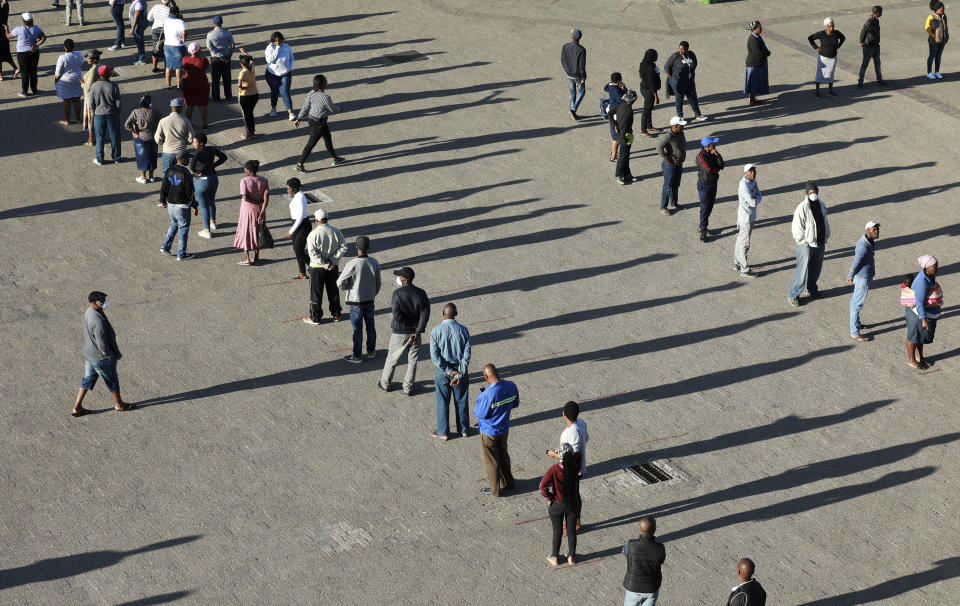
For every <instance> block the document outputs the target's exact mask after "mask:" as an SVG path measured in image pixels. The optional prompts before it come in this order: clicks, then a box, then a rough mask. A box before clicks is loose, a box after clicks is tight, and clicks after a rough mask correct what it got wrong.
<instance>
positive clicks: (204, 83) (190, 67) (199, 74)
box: [181, 42, 210, 130]
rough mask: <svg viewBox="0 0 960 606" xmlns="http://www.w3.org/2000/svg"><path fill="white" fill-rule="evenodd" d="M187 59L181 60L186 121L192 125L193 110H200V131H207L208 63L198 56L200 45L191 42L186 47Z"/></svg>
mask: <svg viewBox="0 0 960 606" xmlns="http://www.w3.org/2000/svg"><path fill="white" fill-rule="evenodd" d="M187 52H188V53H189V54H190V56H189V57H184V59H183V62H182V64H183V86H182V87H181V89H182V90H183V100H184V101H185V102H186V104H187V120H189V121H190V124H193V108H195V107H199V108H200V118H201V119H202V120H203V124H202V125H201V126H200V130H207V129H208V128H210V127H209V126H207V104H208V103H209V101H210V82H209V81H208V80H207V70H208V69H210V61H208V60H207V58H206V57H201V56H200V45H199V44H198V43H196V42H191V43H190V45H189V46H187Z"/></svg>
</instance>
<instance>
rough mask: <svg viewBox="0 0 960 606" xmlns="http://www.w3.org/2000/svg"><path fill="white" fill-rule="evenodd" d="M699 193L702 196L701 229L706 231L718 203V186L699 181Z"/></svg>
mask: <svg viewBox="0 0 960 606" xmlns="http://www.w3.org/2000/svg"><path fill="white" fill-rule="evenodd" d="M697 193H698V194H700V229H706V228H707V223H708V222H709V221H710V213H711V212H713V204H714V202H716V201H717V184H716V183H703V182H702V181H697Z"/></svg>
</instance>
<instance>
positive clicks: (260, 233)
mask: <svg viewBox="0 0 960 606" xmlns="http://www.w3.org/2000/svg"><path fill="white" fill-rule="evenodd" d="M257 244H258V245H259V246H260V250H263V249H264V248H273V236H271V235H270V230H269V229H267V224H266V223H257Z"/></svg>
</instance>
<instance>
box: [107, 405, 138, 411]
mask: <svg viewBox="0 0 960 606" xmlns="http://www.w3.org/2000/svg"><path fill="white" fill-rule="evenodd" d="M113 409H114V410H115V411H117V412H127V411H128V410H136V409H137V405H136V404H124V405H123V408H117V407H116V406H114V407H113Z"/></svg>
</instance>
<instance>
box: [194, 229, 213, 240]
mask: <svg viewBox="0 0 960 606" xmlns="http://www.w3.org/2000/svg"><path fill="white" fill-rule="evenodd" d="M197 235H198V236H200V237H201V238H206V239H208V240H209V239H210V238H212V237H213V236H211V235H210V230H209V229H201V230H200V231H198V232H197Z"/></svg>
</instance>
